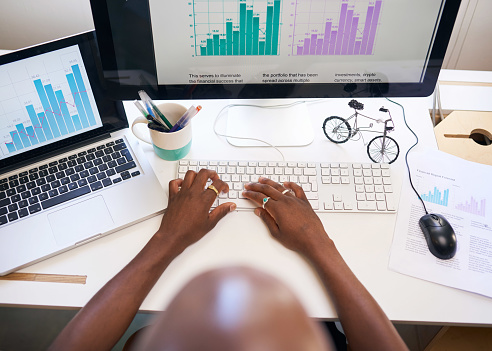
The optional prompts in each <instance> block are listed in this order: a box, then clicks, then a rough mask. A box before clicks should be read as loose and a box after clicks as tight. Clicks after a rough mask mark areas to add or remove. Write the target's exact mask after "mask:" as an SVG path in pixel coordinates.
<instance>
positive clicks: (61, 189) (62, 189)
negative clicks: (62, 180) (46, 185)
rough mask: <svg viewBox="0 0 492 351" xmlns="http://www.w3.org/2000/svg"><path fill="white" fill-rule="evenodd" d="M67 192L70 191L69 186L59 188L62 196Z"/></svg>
mask: <svg viewBox="0 0 492 351" xmlns="http://www.w3.org/2000/svg"><path fill="white" fill-rule="evenodd" d="M67 191H68V186H66V185H63V186H61V187H59V188H58V192H59V193H60V194H64V193H66V192H67Z"/></svg>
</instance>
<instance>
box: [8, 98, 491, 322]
mask: <svg viewBox="0 0 492 351" xmlns="http://www.w3.org/2000/svg"><path fill="white" fill-rule="evenodd" d="M360 101H361V102H363V103H364V104H365V106H366V108H365V112H367V113H368V114H369V115H371V114H376V113H377V109H379V107H381V105H384V106H385V107H387V108H389V109H390V111H391V112H392V116H393V118H394V120H395V125H396V129H395V131H394V132H393V133H392V136H393V137H394V138H395V139H396V140H397V141H398V143H399V144H400V150H401V154H400V157H399V159H398V160H397V162H396V163H395V164H393V165H392V169H393V175H394V180H395V183H396V184H395V189H397V191H400V186H401V184H402V183H403V186H402V187H401V189H402V194H404V195H403V196H402V197H401V201H405V197H406V196H411V195H412V193H411V191H410V187H409V184H408V180H407V178H406V169H405V167H404V152H405V151H406V150H407V149H408V148H409V147H410V146H411V145H412V144H413V142H414V138H413V136H412V134H411V133H410V132H409V131H408V130H407V129H406V127H405V125H404V123H403V117H402V113H401V110H400V108H399V107H398V106H396V105H393V104H391V103H389V102H388V101H386V100H380V99H360ZM397 101H398V102H400V103H402V104H403V105H404V106H405V109H406V115H407V120H408V122H409V124H410V125H411V127H412V128H413V129H414V130H415V132H416V133H417V134H418V135H419V138H420V144H419V145H418V147H417V148H416V149H419V150H421V149H425V148H434V149H435V148H436V147H437V145H436V140H435V137H434V133H433V129H432V124H431V120H430V118H429V113H428V109H427V107H428V104H427V102H426V100H425V99H414V98H409V99H397ZM347 102H348V100H347V99H330V100H323V101H322V102H316V103H310V104H309V105H308V109H309V112H310V116H311V121H312V126H313V128H314V132H315V140H314V142H313V143H312V144H311V145H309V146H306V147H296V148H294V147H292V148H289V147H287V148H282V151H283V153H284V154H285V156H286V159H287V160H303V161H319V162H337V161H342V162H347V161H353V162H368V161H369V160H368V157H367V154H366V150H365V146H364V145H363V143H362V141H349V142H347V143H345V144H341V145H336V144H333V143H331V142H329V141H328V140H327V139H326V138H325V137H324V135H323V131H322V129H321V126H322V123H323V120H324V118H326V117H327V116H331V115H339V116H348V115H350V114H351V110H350V109H349V108H348V106H347ZM193 103H194V104H201V105H202V106H203V110H202V111H201V112H200V114H199V115H198V116H197V117H196V119H194V121H193V146H192V150H191V152H190V153H189V154H188V156H187V158H194V159H233V160H280V155H279V154H278V152H277V151H275V150H274V149H271V148H236V147H233V146H231V145H230V144H229V143H228V142H227V141H226V140H225V139H223V138H219V137H216V136H215V134H214V133H213V130H212V126H213V122H214V120H215V117H216V116H217V113H218V112H219V111H220V109H221V108H222V107H223V106H224V105H225V104H227V103H229V101H214V100H210V101H195V102H193ZM182 104H183V105H185V106H189V105H191V102H190V101H183V102H182ZM125 107H126V110H127V114H128V118H129V120H130V122H131V121H132V120H133V119H135V118H136V117H137V116H138V112H137V110H136V109H135V108H134V106H133V105H132V104H131V103H126V104H125ZM372 111H374V113H372ZM223 120H226V118H224V119H223ZM219 127H220V125H219ZM122 133H123V132H122ZM124 133H128V131H124ZM142 148H143V150H144V152H145V155H146V156H147V158H148V160H149V162H150V163H151V165H152V167H153V169H154V171H155V173H156V175H157V177H158V179H159V181H160V182H161V185H162V186H163V187H164V188H165V189H166V191H167V183H168V182H169V180H171V179H173V178H174V176H175V172H176V162H167V161H163V160H161V159H159V158H158V157H157V156H155V155H154V153H153V151H152V148H151V147H150V146H149V145H142ZM320 218H321V220H322V222H323V224H324V226H325V228H326V230H327V232H328V234H329V235H330V236H331V237H332V239H333V240H334V241H335V244H336V246H337V247H338V249H339V251H340V252H341V254H342V256H343V257H344V259H345V260H346V261H347V263H348V265H349V266H350V268H351V269H352V270H353V271H354V273H355V274H356V275H357V277H358V278H359V279H360V280H361V282H362V283H363V284H364V285H365V286H366V287H367V289H368V290H369V292H370V293H371V294H372V295H373V296H374V298H375V299H376V300H377V301H378V303H379V304H380V305H381V307H382V308H383V310H384V311H385V312H386V314H387V315H388V317H389V318H390V319H391V320H393V321H396V322H408V323H437V324H447V323H451V324H476V325H478V324H489V325H492V300H490V299H488V298H485V297H482V296H479V295H476V294H472V293H469V292H465V291H460V290H457V289H452V288H448V287H445V286H441V285H438V284H433V283H430V282H426V281H423V280H419V279H416V278H412V277H409V276H405V275H402V274H399V273H396V272H393V271H390V270H389V269H388V259H389V250H390V246H391V242H392V238H393V230H394V225H395V220H396V215H395V214H370V213H367V214H366V213H362V214H344V213H340V214H335V213H333V214H320ZM160 219H161V217H160V216H159V217H154V218H151V219H149V220H147V221H144V222H141V223H139V224H136V225H134V226H132V227H129V228H126V229H123V230H121V231H119V232H117V233H115V234H111V235H109V236H107V237H104V238H102V239H99V240H97V241H95V242H92V243H89V244H87V245H84V246H83V247H79V248H77V249H74V250H72V251H69V252H66V253H64V254H61V255H59V256H57V257H54V258H51V259H48V260H45V261H43V262H41V263H38V264H36V265H33V266H31V267H28V268H26V269H24V270H22V272H36V273H50V274H74V275H87V283H86V284H85V285H78V284H59V283H43V282H17V281H1V282H0V304H2V305H25V306H57V307H81V306H83V305H84V304H85V303H86V302H87V301H88V300H89V299H90V298H91V297H92V296H93V295H94V294H95V293H96V292H97V291H98V290H99V289H100V288H101V287H102V286H103V285H104V284H105V283H106V282H107V281H108V280H109V279H110V278H111V277H113V276H114V275H115V274H116V273H117V272H118V271H119V270H120V269H121V268H123V267H124V266H125V265H126V264H127V263H128V262H129V261H130V260H131V259H132V258H133V257H134V256H135V255H136V254H137V253H138V251H139V250H140V249H141V248H142V247H143V246H144V245H145V243H146V242H147V241H148V240H149V238H150V237H151V236H152V234H153V233H154V232H155V231H156V230H157V228H158V225H159V223H160ZM230 265H246V266H251V267H256V268H258V269H261V270H263V271H266V272H268V273H270V274H273V275H274V276H276V277H278V278H279V279H281V280H282V281H284V282H285V283H286V284H287V285H288V286H290V287H291V288H292V289H293V290H294V292H295V293H296V294H297V295H298V296H299V298H300V300H301V302H302V303H303V304H304V306H305V307H306V309H307V311H308V313H309V315H310V316H312V317H315V318H323V319H336V318H337V315H336V312H335V310H334V308H333V305H332V304H331V302H330V298H329V296H328V295H327V294H326V292H325V291H324V289H323V288H322V286H321V284H320V282H319V280H318V278H317V277H316V275H315V272H314V271H313V269H312V268H311V267H310V266H309V265H308V264H307V263H306V262H305V261H304V260H303V259H302V258H301V257H299V256H298V255H297V254H295V253H294V252H291V251H289V250H287V249H285V248H284V247H282V246H281V245H280V244H278V243H277V242H276V241H275V240H274V239H272V238H271V237H270V235H269V233H268V231H267V229H266V227H265V226H264V225H263V223H262V222H261V221H260V220H259V219H258V218H257V217H256V216H255V215H254V214H253V213H252V212H234V213H231V214H229V215H227V216H226V218H225V219H223V220H222V221H221V222H220V223H219V224H218V225H217V227H216V228H215V229H214V230H212V231H211V232H210V233H209V234H207V236H205V237H204V238H203V239H202V240H201V241H199V242H198V243H196V244H194V245H193V246H191V247H189V248H188V249H187V250H186V251H185V252H184V253H183V254H182V255H181V256H179V257H178V258H177V259H176V260H175V261H174V262H173V263H172V264H171V265H170V266H169V268H168V269H167V270H166V271H165V272H164V274H163V275H162V277H161V278H160V279H159V281H158V282H157V284H156V285H155V287H154V289H153V290H152V291H151V293H150V294H149V296H148V297H147V298H146V299H145V301H144V303H143V305H142V306H141V310H148V311H157V310H163V309H165V308H166V306H167V304H168V303H169V301H170V299H171V298H172V297H173V296H174V294H175V293H176V292H177V291H178V290H179V289H180V287H181V286H183V285H184V284H185V283H186V282H187V281H189V280H190V279H191V278H192V277H193V276H195V275H197V274H198V273H200V272H202V271H205V270H208V269H211V268H216V267H223V266H230Z"/></svg>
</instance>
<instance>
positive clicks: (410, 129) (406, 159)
mask: <svg viewBox="0 0 492 351" xmlns="http://www.w3.org/2000/svg"><path fill="white" fill-rule="evenodd" d="M386 100H388V101H389V102H392V103H394V104H395V105H398V106H400V107H401V110H402V111H403V121H404V122H405V125H406V126H407V128H408V130H409V131H411V132H412V134H413V136H414V137H415V139H416V141H415V144H413V145H412V146H411V147H410V148H409V149H408V150H407V153H406V154H405V163H406V164H407V171H408V179H409V180H410V186H411V187H412V189H413V191H415V194H417V196H418V198H419V200H420V202H422V206H424V211H425V214H429V212H427V208H426V207H425V204H424V200H422V197H420V194H419V193H418V192H417V190H415V187H414V186H413V182H412V175H411V174H410V167H409V166H408V153H409V152H410V150H412V149H413V148H414V147H415V146H416V145H417V144H418V143H419V137H418V136H417V134H415V132H414V131H413V130H412V128H410V126H409V125H408V123H407V118H406V116H405V108H404V107H403V105H401V104H399V103H397V102H396V101H393V100H391V99H388V98H386Z"/></svg>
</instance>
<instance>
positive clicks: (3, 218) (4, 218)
mask: <svg viewBox="0 0 492 351" xmlns="http://www.w3.org/2000/svg"><path fill="white" fill-rule="evenodd" d="M8 222H9V221H8V219H7V216H1V217H0V225H2V224H7V223H8Z"/></svg>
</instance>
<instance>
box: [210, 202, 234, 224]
mask: <svg viewBox="0 0 492 351" xmlns="http://www.w3.org/2000/svg"><path fill="white" fill-rule="evenodd" d="M235 209H236V204H235V203H234V202H226V203H225V204H222V205H219V206H217V207H216V208H215V209H213V210H212V211H211V212H210V214H209V215H208V218H209V219H210V222H211V225H212V228H213V227H215V225H216V224H217V223H218V222H219V221H220V220H221V219H222V218H224V217H225V216H226V214H228V213H229V212H232V211H234V210H235Z"/></svg>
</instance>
